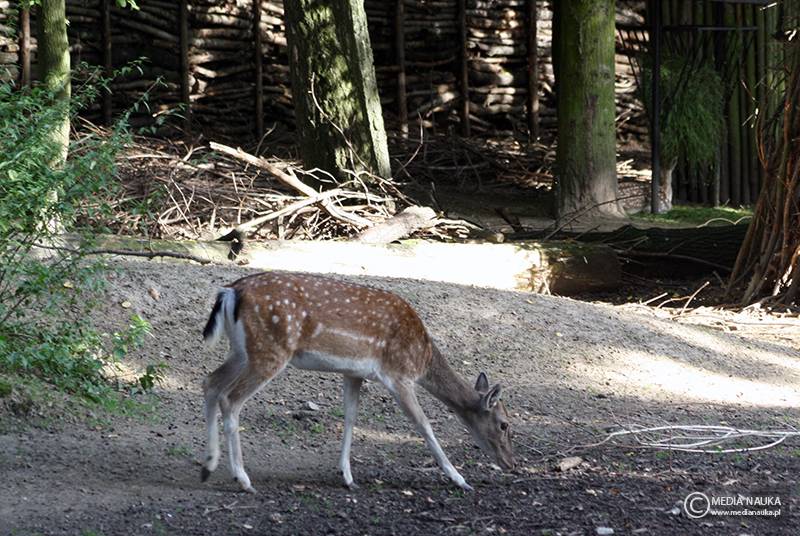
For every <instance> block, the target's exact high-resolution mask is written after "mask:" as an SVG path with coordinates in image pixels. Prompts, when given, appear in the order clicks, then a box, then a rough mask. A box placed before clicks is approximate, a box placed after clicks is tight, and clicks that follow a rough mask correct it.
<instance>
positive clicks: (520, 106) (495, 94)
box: [0, 0, 645, 144]
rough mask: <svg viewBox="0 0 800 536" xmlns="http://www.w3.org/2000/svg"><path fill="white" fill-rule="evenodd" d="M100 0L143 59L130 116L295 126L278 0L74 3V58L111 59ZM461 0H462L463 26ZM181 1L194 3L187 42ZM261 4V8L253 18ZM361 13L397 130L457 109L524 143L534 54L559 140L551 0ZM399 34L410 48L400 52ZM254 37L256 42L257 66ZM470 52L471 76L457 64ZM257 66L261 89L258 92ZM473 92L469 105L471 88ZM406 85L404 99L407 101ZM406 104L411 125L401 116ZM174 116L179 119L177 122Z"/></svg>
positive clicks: (1, 58)
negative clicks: (143, 101)
mask: <svg viewBox="0 0 800 536" xmlns="http://www.w3.org/2000/svg"><path fill="white" fill-rule="evenodd" d="M104 2H106V3H108V4H109V5H110V55H111V58H110V60H111V61H110V65H111V66H112V68H113V69H120V68H121V67H123V66H125V65H127V64H129V63H130V62H131V61H135V60H137V59H139V58H143V57H144V58H147V59H146V61H144V62H142V63H141V64H140V65H139V67H138V69H137V70H134V71H131V72H129V73H128V74H127V75H126V76H122V77H118V78H117V79H115V81H114V83H113V84H112V86H111V87H112V90H113V96H112V98H111V101H112V102H111V103H110V104H111V105H112V108H111V110H112V112H113V114H114V115H117V114H119V113H121V112H122V111H123V110H127V109H129V108H130V107H131V106H132V105H134V103H136V102H137V101H138V100H139V99H140V98H141V97H142V95H143V93H144V92H145V91H148V90H149V97H148V100H149V107H140V110H141V113H138V114H134V116H133V122H134V124H135V125H148V124H153V123H154V122H155V119H154V117H153V116H154V115H164V114H170V113H172V114H179V115H180V116H183V117H186V116H187V115H188V111H190V112H191V127H192V128H191V130H193V131H194V130H196V131H197V133H202V134H205V135H206V136H208V137H221V138H222V139H226V140H229V141H235V142H238V143H245V144H246V143H248V142H253V141H256V134H257V132H258V131H259V130H260V129H266V130H269V129H270V128H271V127H272V125H274V124H275V123H280V124H283V125H285V126H287V127H289V128H291V127H292V126H293V123H294V113H293V108H292V98H291V90H290V84H289V67H288V57H287V47H286V33H285V27H284V13H283V2H282V0H184V1H183V2H175V1H170V0H139V2H137V3H138V5H139V9H138V10H132V9H129V8H124V9H122V8H119V7H117V6H116V2H114V1H113V0H112V1H109V0H67V16H68V18H69V20H70V27H69V36H70V43H71V48H72V52H73V55H74V57H73V62H74V64H75V65H77V64H79V63H80V62H86V63H89V64H92V65H100V66H104V65H107V63H106V60H107V59H108V58H107V56H108V52H107V48H106V45H107V44H108V43H104V37H103V36H104V31H103V9H104V5H106V4H104ZM254 2H256V3H257V4H254ZM460 2H464V4H463V5H464V13H463V15H464V16H463V19H464V28H463V29H462V28H461V26H460V20H459V17H460V14H461V12H460V11H459V3H460ZM531 2H535V7H536V13H537V17H536V18H537V25H536V32H535V34H536V35H535V36H533V37H534V38H535V43H536V54H534V55H533V56H530V55H529V48H530V43H529V38H531V35H530V33H529V27H528V26H529V25H528V22H527V21H528V16H529V15H528V13H529V9H530V8H531ZM17 4H18V1H17V0H0V8H1V7H2V6H11V7H14V6H16V5H17ZM183 4H185V5H186V6H187V8H186V9H187V17H186V29H185V32H186V38H185V39H184V40H182V38H181V36H182V31H181V27H182V18H181V5H183ZM257 8H258V13H259V17H256V16H255V13H256V12H257ZM365 9H366V12H367V17H368V21H369V31H370V36H371V40H372V47H373V54H374V58H375V68H376V75H377V80H378V86H379V91H380V96H381V101H382V103H383V106H384V116H385V119H386V124H387V125H389V128H390V129H391V128H393V127H394V126H396V127H397V128H401V127H402V125H404V124H409V125H411V126H410V127H409V128H408V130H414V129H415V128H418V126H415V125H416V124H417V123H419V122H420V120H421V122H422V125H423V127H425V128H426V129H432V130H433V131H443V132H447V131H448V130H450V129H451V127H455V126H457V125H458V124H459V123H461V122H462V119H461V118H460V117H459V110H464V111H466V113H468V114H469V122H470V124H471V125H472V129H473V131H474V134H476V135H478V136H481V137H487V136H488V137H497V136H503V135H515V137H517V138H519V139H527V138H528V133H527V131H528V128H529V125H528V124H527V122H526V121H525V117H526V114H527V107H528V102H529V98H528V95H529V89H528V88H529V81H528V74H527V73H528V71H529V68H528V67H529V66H528V61H529V60H528V58H529V57H535V58H536V62H537V67H538V69H536V70H535V71H532V72H536V73H537V77H538V80H537V81H536V83H535V84H532V87H534V88H535V89H536V90H537V92H538V97H539V98H538V104H539V113H538V119H537V124H538V125H539V126H540V127H541V135H540V138H539V139H540V141H542V142H543V143H549V142H550V141H552V140H553V139H554V135H555V127H556V121H555V98H554V95H553V92H552V84H553V70H552V66H551V54H550V41H551V38H552V28H551V26H552V12H551V2H549V1H547V0H393V1H389V2H387V1H385V0H365ZM12 11H13V10H8V9H0V33H3V32H4V28H5V27H6V26H9V24H8V21H7V19H8V17H9V13H11V12H12ZM637 13H638V12H637V11H636V9H621V10H620V14H619V15H618V17H620V20H623V21H625V22H626V23H631V22H632V21H633V22H637V21H638V19H637V17H639V18H641V16H640V15H637ZM398 17H399V18H398ZM256 19H258V20H256ZM256 25H258V29H259V32H258V34H259V39H256V32H255V27H256ZM32 27H34V28H35V24H34V25H33V26H32ZM400 32H402V35H399V33H400ZM183 41H186V42H185V43H184V42H183ZM257 41H259V42H258V43H257ZM462 41H463V43H462ZM398 43H400V44H401V45H402V48H403V50H402V51H398V50H397V48H398ZM623 45H625V46H623ZM629 45H630V43H622V42H620V46H619V47H618V48H619V51H620V54H619V55H618V60H617V74H618V87H617V90H618V91H617V96H618V112H619V125H620V128H619V131H620V137H621V139H624V140H627V139H630V138H632V137H635V138H637V139H640V138H641V137H642V135H643V133H644V132H645V130H644V121H643V112H642V107H641V106H640V105H639V103H638V101H637V99H636V93H635V90H634V86H635V84H634V83H633V76H632V74H631V73H630V65H629V62H628V59H627V56H626V54H627V48H626V47H628V46H629ZM256 46H259V47H260V57H261V65H260V69H258V68H257V67H258V65H257V62H256V57H258V56H257V54H256ZM33 48H34V50H35V41H34V43H33ZM17 49H18V46H17V44H16V42H15V41H14V40H13V39H12V40H11V41H9V40H8V38H0V65H3V63H4V62H5V63H7V64H11V65H15V64H18V63H19V59H18V57H17ZM184 50H185V52H183V51H184ZM401 52H402V53H401ZM464 55H466V56H464ZM184 56H186V57H185V58H184ZM464 57H465V58H466V78H464V77H462V74H461V72H462V71H461V69H462V63H461V61H462V58H464ZM34 61H35V60H34ZM259 70H260V86H261V88H262V89H261V98H260V99H258V98H256V87H257V84H256V77H257V76H258V72H259ZM34 72H35V68H34ZM401 74H402V76H401ZM8 76H17V75H16V70H15V69H12V70H10V71H9V75H8ZM401 79H402V84H401V83H400V80H401ZM157 80H160V83H159V84H156V81H157ZM401 85H402V91H401V90H400V87H401ZM465 88H466V93H467V99H466V101H465V100H464V99H463V98H462V92H464V91H463V90H464V89H465ZM399 95H405V97H404V99H403V102H402V103H401V102H399V101H398V98H399V97H398V96H399ZM106 104H109V103H106ZM186 104H188V105H189V107H190V110H188V111H182V110H181V106H182V105H183V106H185V105H186ZM464 104H466V106H465V107H464ZM258 107H260V108H261V109H262V110H263V111H262V112H261V115H260V119H261V121H259V120H257V115H256V109H257V108H258ZM399 114H403V115H404V118H402V119H405V121H401V120H399V119H401V118H400V117H399ZM89 115H90V119H92V120H95V121H99V120H100V118H101V117H102V116H104V115H107V111H106V113H103V110H102V104H101V103H98V104H97V105H96V106H95V107H94V108H92V109H91V110H90V111H89ZM176 119H177V118H176ZM159 124H160V122H159ZM167 124H172V125H173V126H178V127H180V126H182V122H181V121H179V120H174V121H171V122H170V121H168V122H167ZM259 125H262V126H259ZM517 134H519V136H516V135H517Z"/></svg>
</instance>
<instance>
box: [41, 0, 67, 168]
mask: <svg viewBox="0 0 800 536" xmlns="http://www.w3.org/2000/svg"><path fill="white" fill-rule="evenodd" d="M37 18H38V25H39V28H38V41H39V43H38V46H39V48H38V62H39V79H40V80H41V81H42V83H43V84H44V87H45V88H47V89H48V90H49V91H52V92H53V95H54V98H55V102H54V103H53V104H54V106H55V107H57V108H58V110H59V112H60V114H61V117H60V120H59V122H58V123H57V124H55V125H54V127H53V130H52V131H50V133H49V140H48V141H49V142H50V143H52V144H53V146H54V147H56V148H57V150H56V154H55V156H54V158H53V160H52V161H51V162H49V165H50V166H51V167H53V168H58V167H61V166H62V165H63V164H64V162H65V161H66V159H67V150H68V148H69V98H70V93H71V85H70V60H69V42H68V41H67V14H66V7H65V4H64V0H42V3H41V5H40V7H39V16H38V17H37Z"/></svg>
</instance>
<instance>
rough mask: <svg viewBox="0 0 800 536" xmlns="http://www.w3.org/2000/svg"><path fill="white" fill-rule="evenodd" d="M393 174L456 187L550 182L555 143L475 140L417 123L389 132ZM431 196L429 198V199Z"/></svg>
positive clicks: (476, 187) (532, 185)
mask: <svg viewBox="0 0 800 536" xmlns="http://www.w3.org/2000/svg"><path fill="white" fill-rule="evenodd" d="M389 152H390V154H391V157H392V167H393V173H394V176H395V178H398V179H401V180H410V181H414V182H417V183H420V184H426V185H429V184H431V183H434V182H435V183H437V184H442V183H447V182H451V183H452V184H454V185H457V186H458V187H459V189H466V190H470V189H472V190H481V189H483V188H485V187H487V186H495V187H497V186H508V185H518V186H522V187H528V188H531V187H537V186H539V185H544V184H546V185H549V184H550V183H552V180H553V175H552V166H553V164H554V162H555V148H554V147H552V146H548V145H543V144H539V143H537V144H527V143H520V142H519V141H518V140H515V139H493V140H476V139H471V138H462V137H460V136H451V135H446V134H433V133H430V132H427V131H424V130H422V129H420V130H419V131H418V132H417V133H416V136H415V135H413V134H412V135H410V136H409V137H403V136H401V135H398V134H392V133H391V132H389ZM435 201H436V200H435V199H434V202H435Z"/></svg>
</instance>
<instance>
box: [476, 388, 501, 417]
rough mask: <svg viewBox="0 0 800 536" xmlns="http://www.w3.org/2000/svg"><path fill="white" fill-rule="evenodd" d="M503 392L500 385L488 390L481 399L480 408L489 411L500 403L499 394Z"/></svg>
mask: <svg viewBox="0 0 800 536" xmlns="http://www.w3.org/2000/svg"><path fill="white" fill-rule="evenodd" d="M502 390H503V388H502V387H500V384H499V383H497V384H495V385H494V386H492V388H491V389H489V392H488V393H486V394H485V395H483V396H482V397H481V407H482V408H483V409H484V411H490V410H491V409H492V408H494V407H495V406H496V405H497V403H498V402H500V392H501V391H502Z"/></svg>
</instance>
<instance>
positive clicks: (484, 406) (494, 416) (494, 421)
mask: <svg viewBox="0 0 800 536" xmlns="http://www.w3.org/2000/svg"><path fill="white" fill-rule="evenodd" d="M501 390H502V388H501V387H500V384H499V383H498V384H495V385H493V386H492V387H489V380H488V378H487V377H486V374H484V373H483V372H481V373H480V374H479V375H478V379H477V381H476V382H475V391H477V393H478V395H479V399H478V404H477V407H476V408H474V409H473V411H470V412H469V413H468V414H467V415H466V416H465V417H464V420H465V422H466V424H467V426H468V427H469V429H470V432H471V433H472V437H473V438H474V439H475V441H476V442H477V443H478V445H479V446H480V447H481V448H482V449H483V450H484V451H485V452H486V453H487V454H489V455H490V456H492V457H493V458H494V459H495V460H497V463H498V465H500V466H501V467H502V468H503V469H508V470H510V469H514V467H516V465H517V462H516V460H514V449H513V447H512V445H511V421H510V419H509V418H508V412H507V411H506V408H505V406H504V405H503V402H502V400H500V392H501Z"/></svg>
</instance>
